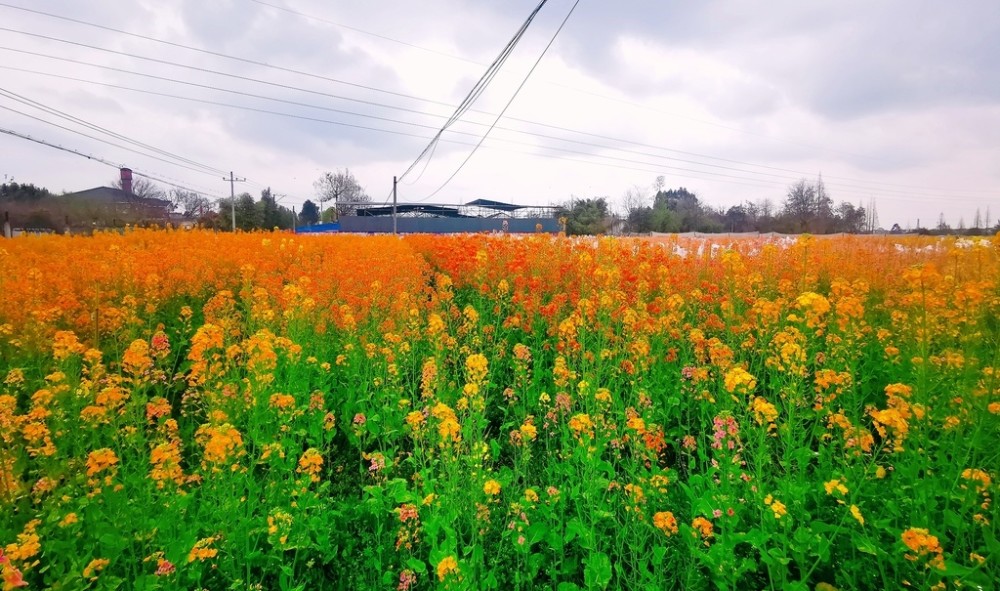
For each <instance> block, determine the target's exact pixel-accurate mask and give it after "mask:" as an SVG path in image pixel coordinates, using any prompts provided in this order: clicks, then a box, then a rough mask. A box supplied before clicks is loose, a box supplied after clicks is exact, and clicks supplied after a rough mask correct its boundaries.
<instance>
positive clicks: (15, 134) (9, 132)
mask: <svg viewBox="0 0 1000 591" xmlns="http://www.w3.org/2000/svg"><path fill="white" fill-rule="evenodd" d="M0 133H3V134H5V135H9V136H13V137H16V138H20V139H23V140H27V141H29V142H34V143H36V144H41V145H43V146H48V147H50V148H55V149H56V150H61V151H63V152H68V153H70V154H75V155H77V156H82V157H84V158H86V159H87V160H93V161H95V162H100V163H101V164H104V165H107V166H110V167H112V168H118V169H120V168H122V165H121V164H115V163H114V162H111V161H109V160H106V159H104V158H101V157H100V156H94V155H92V154H85V153H83V152H80V151H79V150H74V149H73V148H66V147H64V146H60V145H58V144H53V143H51V142H47V141H45V140H42V139H38V138H35V137H32V136H30V135H27V134H23V133H19V132H16V131H14V130H12V129H5V128H2V127H0ZM132 174H134V175H136V176H140V177H143V178H146V179H149V180H151V181H156V182H158V183H163V184H164V185H170V186H171V187H177V188H178V189H183V190H185V191H189V192H191V193H199V194H203V195H209V196H210V197H215V198H216V199H220V198H221V197H219V196H218V195H214V194H212V193H208V192H206V191H197V190H195V189H192V188H190V187H186V186H184V185H181V184H178V183H174V182H171V181H168V180H164V179H162V178H159V177H157V176H154V175H151V174H146V173H142V172H136V171H135V170H133V171H132Z"/></svg>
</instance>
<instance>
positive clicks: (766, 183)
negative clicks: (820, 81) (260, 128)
mask: <svg viewBox="0 0 1000 591" xmlns="http://www.w3.org/2000/svg"><path fill="white" fill-rule="evenodd" d="M0 67H3V66H0ZM7 69H10V68H7ZM32 73H36V74H43V75H48V76H55V77H58V78H69V79H71V80H75V81H79V82H86V83H90V84H96V85H100V86H110V87H114V88H121V89H125V90H130V91H134V92H139V93H144V94H151V95H154V96H164V97H168V98H174V99H177V100H184V101H190V102H196V103H202V104H210V105H214V106H221V107H226V108H232V109H238V110H245V111H250V112H256V113H263V114H268V115H275V116H280V117H288V118H293V119H300V120H305V121H312V122H317V123H324V124H330V125H337V126H344V127H350V128H355V129H361V130H366V131H375V132H379V133H389V134H393V135H399V136H404V137H412V138H417V139H432V138H428V137H427V136H424V135H418V134H414V133H407V132H402V131H395V130H388V129H382V128H377V127H371V126H365V125H357V124H352V123H346V122H342V121H332V120H329V119H321V118H318V117H308V116H303V115H296V114H292V113H284V112H280V111H271V110H267V109H259V108H254V107H248V106H243V105H234V104H230V103H223V102H218V101H211V100H207V99H197V98H192V97H184V96H179V95H172V94H167V93H161V92H156V91H150V90H142V89H135V88H129V87H124V86H118V85H111V84H106V83H102V82H94V81H90V80H84V79H77V78H71V77H66V76H61V75H57V74H47V73H42V72H32ZM356 115H357V116H360V117H370V116H367V115H362V114H356ZM393 121H395V122H397V123H400V124H403V125H410V126H415V127H420V128H425V129H434V128H433V127H431V126H428V125H422V124H418V123H411V122H406V121H400V120H393ZM448 132H449V133H453V134H458V135H470V136H472V135H476V134H471V133H468V132H461V131H456V130H451V129H449V130H448ZM524 133H529V134H530V132H524ZM477 137H478V136H477ZM493 139H494V140H495V141H498V142H503V143H511V144H516V145H523V146H530V147H534V148H537V149H542V150H553V151H558V152H563V153H568V154H575V155H582V156H587V157H590V158H602V159H606V160H612V161H615V162H622V163H625V164H639V165H642V166H657V167H659V168H658V169H656V170H651V169H648V168H647V169H640V168H635V167H631V166H623V165H610V164H606V163H595V162H592V161H589V160H580V159H576V158H565V157H562V158H560V157H558V156H555V155H550V154H538V153H532V152H525V151H522V150H512V149H506V148H500V147H497V146H485V147H487V148H490V149H495V150H502V151H508V152H512V153H518V154H528V155H538V156H543V157H547V158H556V159H562V160H566V161H571V162H581V163H587V164H598V165H601V166H608V167H611V168H619V169H622V170H639V171H643V172H653V173H656V174H663V173H664V172H667V171H670V172H669V174H671V175H672V176H679V177H682V178H694V179H700V180H719V181H720V182H726V183H731V184H740V185H746V186H757V187H775V186H782V185H780V184H778V181H779V180H781V181H782V182H786V181H789V180H796V179H794V178H793V177H787V176H782V175H777V174H771V173H759V172H756V171H742V170H740V169H734V170H735V171H737V172H748V173H755V174H763V175H767V176H772V177H776V180H771V179H752V178H747V177H745V176H738V175H731V174H724V173H717V172H712V171H704V170H696V169H690V168H683V167H676V166H667V165H662V164H658V163H654V162H643V161H637V160H634V159H628V158H620V157H616V156H608V155H600V154H593V153H590V152H584V151H580V150H571V149H567V148H562V147H555V146H536V145H535V144H530V143H528V142H520V141H517V140H511V139H506V138H493ZM440 141H442V142H446V143H451V144H455V145H461V146H474V144H471V143H467V142H460V141H457V140H449V139H444V138H442V139H440ZM564 141H573V140H564ZM584 144H585V145H589V146H593V147H598V148H601V149H610V150H620V151H628V150H622V149H620V148H614V147H610V146H603V145H599V144H591V143H586V142H584ZM639 154H643V155H648V156H651V157H659V158H665V159H669V157H665V156H657V155H655V154H648V153H641V152H640V153H639ZM695 164H700V165H703V166H712V165H709V164H701V163H695ZM674 171H679V172H682V173H683V172H687V173H693V174H697V175H701V176H691V175H690V174H687V175H685V174H678V172H674ZM706 177H709V178H706ZM720 179H736V180H737V181H744V182H735V181H729V180H720ZM746 181H749V182H753V183H757V184H753V185H751V184H750V183H749V182H746ZM762 183H763V184H762ZM830 186H831V187H833V188H837V189H838V190H842V189H848V190H847V191H846V192H847V193H855V194H860V193H861V192H864V194H866V195H867V194H868V193H867V192H868V191H870V190H871V189H870V188H867V187H856V186H853V185H843V184H837V183H832V184H831V185H830ZM851 189H857V190H856V191H855V190H851ZM882 191H883V193H889V192H892V193H901V194H903V195H905V196H906V198H907V199H908V200H913V199H915V198H917V197H921V196H922V197H926V198H928V199H935V200H937V199H939V198H940V196H937V195H927V194H920V193H914V192H903V191H891V190H885V189H883V190H882ZM887 198H892V196H888V197H887ZM896 199H900V197H896ZM968 200H969V201H971V200H972V198H970V199H968Z"/></svg>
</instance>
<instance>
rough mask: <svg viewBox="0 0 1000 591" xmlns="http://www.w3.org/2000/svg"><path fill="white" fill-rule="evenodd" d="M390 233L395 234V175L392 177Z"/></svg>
mask: <svg viewBox="0 0 1000 591" xmlns="http://www.w3.org/2000/svg"><path fill="white" fill-rule="evenodd" d="M392 233H393V234H396V177H392Z"/></svg>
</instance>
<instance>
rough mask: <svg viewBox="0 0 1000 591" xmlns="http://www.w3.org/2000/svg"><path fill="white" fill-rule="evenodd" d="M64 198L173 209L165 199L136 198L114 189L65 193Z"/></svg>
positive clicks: (97, 188)
mask: <svg viewBox="0 0 1000 591" xmlns="http://www.w3.org/2000/svg"><path fill="white" fill-rule="evenodd" d="M66 197H76V198H78V199H90V200H95V201H110V202H111V203H127V204H130V205H143V206H146V207H157V208H163V209H167V210H170V209H173V204H172V203H171V202H169V201H167V200H166V199H156V198H153V197H138V196H136V195H133V194H131V193H126V192H125V191H123V190H121V189H117V188H114V187H94V188H93V189H85V190H83V191H76V192H74V193H67V194H66Z"/></svg>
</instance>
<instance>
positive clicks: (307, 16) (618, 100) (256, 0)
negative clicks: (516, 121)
mask: <svg viewBox="0 0 1000 591" xmlns="http://www.w3.org/2000/svg"><path fill="white" fill-rule="evenodd" d="M249 1H250V2H254V3H256V4H261V5H264V6H270V7H272V8H275V9H278V10H282V11H284V12H288V13H290V14H294V15H297V16H299V17H302V18H305V19H308V20H313V21H317V22H321V23H326V24H329V25H333V26H335V27H341V28H344V29H348V30H350V31H355V32H357V33H361V34H364V35H368V36H371V37H376V38H378V39H383V40H385V41H391V42H393V43H398V44H400V45H405V46H407V47H412V48H414V49H419V50H421V51H426V52H428V53H433V54H437V55H440V56H443V57H447V58H451V59H453V60H457V61H461V62H466V63H468V64H472V65H476V66H485V65H486V64H483V63H480V62H477V61H474V60H470V59H467V58H464V57H461V56H457V55H453V54H450V53H445V52H442V51H438V50H435V49H430V48H427V47H421V46H419V45H415V44H413V43H409V42H407V41H402V40H400V39H395V38H393V37H389V36H387V35H382V34H379V33H373V32H371V31H366V30H364V29H360V28H358V27H354V26H350V25H345V24H343V23H338V22H334V21H331V20H327V19H324V18H321V17H318V16H314V15H310V14H306V13H303V12H300V11H297V10H292V9H290V8H286V7H282V6H278V5H275V4H269V3H267V2H262V1H261V0H249ZM0 6H5V5H4V4H3V3H0ZM544 82H545V83H546V84H551V85H552V86H558V87H560V88H564V89H566V90H569V91H572V92H578V93H580V94H586V95H590V96H593V97H597V98H600V99H603V100H606V101H612V102H616V103H620V104H624V105H628V106H630V107H635V108H639V109H643V110H646V111H650V112H653V113H658V114H660V115H667V116H668V117H675V118H678V119H684V120H687V121H694V122H696V123H701V124H702V125H710V126H713V127H718V128H720V129H726V130H729V131H735V132H737V133H743V134H746V135H752V136H756V137H761V138H764V139H768V140H771V141H776V142H780V143H786V144H791V145H795V146H800V147H804V148H811V149H815V150H824V151H828V152H833V153H837V154H842V155H846V156H855V157H860V158H865V159H868V160H875V161H884V159H882V158H877V157H874V156H871V155H869V154H858V153H855V152H847V151H844V150H837V149H834V148H830V147H827V146H817V145H812V144H806V143H803V142H797V141H792V140H786V139H781V138H775V137H771V136H769V135H767V134H763V133H757V132H753V131H747V130H745V129H742V128H739V127H733V126H730V125H724V124H722V123H718V122H715V121H707V120H705V119H699V118H697V117H690V116H687V115H678V114H677V113H668V112H667V111H663V110H661V109H655V108H653V107H649V106H647V105H642V104H639V103H636V102H633V101H629V100H625V99H621V98H616V97H613V96H607V95H604V94H600V93H597V92H593V91H589V90H583V89H580V88H576V87H573V86H569V85H566V84H561V83H558V82H550V81H544Z"/></svg>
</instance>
